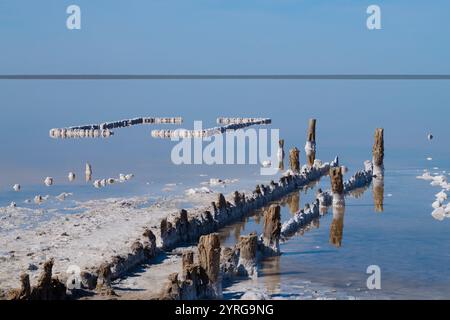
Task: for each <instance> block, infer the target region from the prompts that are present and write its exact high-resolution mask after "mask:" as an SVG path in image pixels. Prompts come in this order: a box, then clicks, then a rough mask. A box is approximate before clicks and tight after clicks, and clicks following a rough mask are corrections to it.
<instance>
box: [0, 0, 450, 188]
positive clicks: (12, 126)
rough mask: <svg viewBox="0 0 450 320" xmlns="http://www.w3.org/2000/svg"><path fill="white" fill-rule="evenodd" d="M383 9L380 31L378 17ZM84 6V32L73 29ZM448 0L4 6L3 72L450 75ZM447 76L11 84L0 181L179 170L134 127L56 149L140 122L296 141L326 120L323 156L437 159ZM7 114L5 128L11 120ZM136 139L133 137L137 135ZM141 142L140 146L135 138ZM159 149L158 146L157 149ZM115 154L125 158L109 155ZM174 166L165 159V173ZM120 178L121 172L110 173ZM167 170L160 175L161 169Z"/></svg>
mask: <svg viewBox="0 0 450 320" xmlns="http://www.w3.org/2000/svg"><path fill="white" fill-rule="evenodd" d="M373 3H375V4H378V5H380V6H381V9H382V27H383V29H382V30H379V31H369V30H367V28H366V18H367V14H366V8H367V6H368V5H369V4H373ZM70 4H78V5H79V6H80V7H81V10H82V29H81V30H79V31H69V30H67V29H66V18H67V14H66V13H65V11H66V8H67V6H68V5H70ZM448 12H450V2H448V1H444V0H437V1H433V2H432V3H430V2H427V1H415V0H409V1H395V0H390V1H361V0H360V1H356V0H354V1H350V0H342V1H339V0H336V1H321V0H315V1H312V0H311V1H294V0H258V1H254V0H245V1H244V0H240V1H235V0H176V1H175V0H133V1H111V0H108V1H106V0H89V1H86V0H78V1H75V0H72V1H62V0H40V1H21V0H0V73H1V74H26V73H46V74H51V73H59V74H62V73H79V74H82V73H111V74H114V73H143V74H146V73H154V74H158V73H161V74H183V73H187V74H189V73H195V74H217V73H223V74H227V73H228V74H246V73H247V74H248V73H250V74H258V73H259V74H269V73H273V74H295V73H300V74H308V73H348V74H351V73H450V60H449V59H448V57H449V56H450V43H449V41H448V39H449V35H450V24H449V22H448ZM449 85H450V84H449V82H448V81H447V82H446V81H441V82H439V81H412V82H408V81H395V82H393V81H382V82H377V81H349V82H343V81H278V82H274V81H216V82H214V81H212V82H211V81H140V82H139V81H97V82H95V81H82V82H75V81H47V82H45V81H44V82H42V81H41V82H39V81H28V82H25V81H0V111H1V116H2V117H1V119H2V126H0V145H1V148H2V152H1V157H0V186H3V185H10V184H11V183H15V182H16V181H15V179H16V178H15V176H17V174H21V175H27V176H28V175H29V176H30V177H31V176H32V177H36V179H35V180H36V181H37V180H38V178H39V179H40V177H41V176H42V175H44V174H45V175H53V176H54V175H55V171H56V170H58V172H64V174H65V173H66V172H67V171H68V170H71V168H73V167H74V166H76V167H77V168H79V167H82V166H83V165H84V161H91V162H93V163H94V165H95V166H96V167H99V166H101V170H104V171H105V172H104V174H108V175H109V174H111V173H112V172H113V170H112V168H117V167H119V168H122V171H130V172H132V170H133V168H130V170H127V166H129V165H131V164H130V161H129V159H128V158H129V155H130V154H131V155H135V158H134V159H133V161H134V162H133V165H134V166H135V167H136V168H144V167H145V166H148V164H149V163H150V162H151V161H153V162H152V165H154V161H156V160H157V159H158V157H157V156H155V154H156V155H158V156H160V158H162V159H164V160H165V161H166V162H168V157H169V154H168V152H169V147H168V145H167V144H165V143H164V142H161V141H158V142H157V141H155V140H152V139H150V138H149V130H150V129H152V128H146V129H136V130H135V129H130V131H129V132H128V131H127V133H124V134H122V132H119V133H118V135H117V136H116V137H114V138H112V139H110V140H109V141H107V142H105V141H103V140H97V141H93V140H85V141H80V140H77V141H54V140H51V139H49V138H48V130H49V129H50V128H52V127H63V126H70V125H78V124H84V123H92V122H103V121H107V120H117V119H121V118H130V117H134V116H141V115H149V116H151V115H154V116H178V115H180V116H183V117H184V118H185V119H186V121H187V123H186V127H191V126H192V121H193V120H205V121H207V122H208V123H209V124H211V123H213V121H214V119H215V117H217V116H235V115H240V116H266V117H271V118H273V119H274V126H275V127H281V128H282V135H284V137H285V138H286V139H287V142H286V143H287V145H288V146H292V145H297V146H299V147H300V148H301V147H302V146H303V144H304V139H305V130H306V125H307V119H308V118H310V117H317V118H318V121H319V123H318V128H319V129H318V130H319V131H318V137H319V138H320V142H319V150H320V154H319V156H320V157H321V158H324V159H330V158H331V157H332V156H334V155H335V153H336V152H337V151H339V152H340V151H341V150H342V153H343V154H345V153H347V154H349V155H350V154H352V155H354V159H351V158H350V157H349V158H348V159H346V160H348V161H353V160H354V161H355V162H357V163H360V162H361V161H362V160H364V159H366V158H367V155H368V154H370V144H371V142H372V135H373V130H374V128H376V127H379V126H383V127H385V128H386V134H387V142H386V143H387V147H388V148H389V152H390V154H391V155H392V156H394V155H395V156H398V157H400V156H402V157H403V158H405V157H408V156H409V155H410V154H409V153H408V152H413V153H414V156H417V155H420V157H421V159H422V158H423V159H424V158H425V157H426V156H427V152H428V151H429V150H422V148H426V147H427V144H426V143H427V141H426V139H423V138H424V137H426V133H427V132H428V131H433V133H435V135H436V143H441V144H440V145H436V148H438V150H440V152H443V153H444V154H445V156H446V157H447V159H448V158H450V148H449V147H448V144H445V141H444V139H443V137H444V136H446V135H448V132H447V131H448V129H447V128H448V124H447V122H448V120H447V119H448V118H449V115H450V111H449V110H450V109H449V104H450V90H449ZM5 119H6V120H5ZM127 139H128V140H127ZM130 139H132V140H131V141H133V143H130ZM158 150H159V151H158ZM112 154H113V155H114V157H113V158H114V159H113V160H112V159H109V160H108V161H106V160H105V157H107V156H109V155H112ZM164 165H167V163H165V164H162V166H164ZM108 170H109V171H108ZM158 170H159V171H160V169H158Z"/></svg>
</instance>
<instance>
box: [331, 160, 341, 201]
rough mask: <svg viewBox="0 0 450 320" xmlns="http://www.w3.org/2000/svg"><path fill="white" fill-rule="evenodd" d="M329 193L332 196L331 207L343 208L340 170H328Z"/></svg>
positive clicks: (335, 168) (336, 168)
mask: <svg viewBox="0 0 450 320" xmlns="http://www.w3.org/2000/svg"><path fill="white" fill-rule="evenodd" d="M330 178H331V192H332V194H333V206H344V205H345V200H344V182H343V178H342V168H341V167H334V168H331V169H330Z"/></svg>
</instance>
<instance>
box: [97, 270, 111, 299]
mask: <svg viewBox="0 0 450 320" xmlns="http://www.w3.org/2000/svg"><path fill="white" fill-rule="evenodd" d="M96 290H97V291H98V292H99V293H100V294H102V295H115V292H114V290H113V289H112V286H111V264H110V263H108V262H104V263H102V264H101V265H100V268H99V269H98V278H97V288H96Z"/></svg>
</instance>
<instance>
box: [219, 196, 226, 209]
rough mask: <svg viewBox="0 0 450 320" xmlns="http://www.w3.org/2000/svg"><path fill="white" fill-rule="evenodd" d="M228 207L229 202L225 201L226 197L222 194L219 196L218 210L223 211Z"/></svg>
mask: <svg viewBox="0 0 450 320" xmlns="http://www.w3.org/2000/svg"><path fill="white" fill-rule="evenodd" d="M226 207H227V201H226V200H225V196H224V195H223V194H221V193H219V195H218V196H217V209H219V210H222V209H225V208H226Z"/></svg>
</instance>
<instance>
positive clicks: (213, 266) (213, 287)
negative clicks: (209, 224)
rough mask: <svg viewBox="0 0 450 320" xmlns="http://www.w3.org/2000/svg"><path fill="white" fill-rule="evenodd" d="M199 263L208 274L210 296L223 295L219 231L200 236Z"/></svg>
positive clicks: (217, 296)
mask: <svg viewBox="0 0 450 320" xmlns="http://www.w3.org/2000/svg"><path fill="white" fill-rule="evenodd" d="M198 256H199V264H200V266H201V267H202V268H203V269H204V270H205V273H206V275H207V276H208V289H209V290H210V291H211V292H210V296H211V297H216V298H220V297H222V279H221V277H220V240H219V235H218V234H217V233H211V234H208V235H205V236H201V237H200V241H199V243H198Z"/></svg>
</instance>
